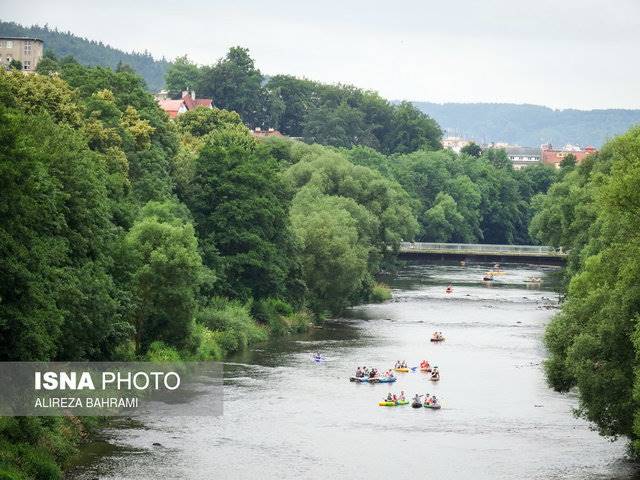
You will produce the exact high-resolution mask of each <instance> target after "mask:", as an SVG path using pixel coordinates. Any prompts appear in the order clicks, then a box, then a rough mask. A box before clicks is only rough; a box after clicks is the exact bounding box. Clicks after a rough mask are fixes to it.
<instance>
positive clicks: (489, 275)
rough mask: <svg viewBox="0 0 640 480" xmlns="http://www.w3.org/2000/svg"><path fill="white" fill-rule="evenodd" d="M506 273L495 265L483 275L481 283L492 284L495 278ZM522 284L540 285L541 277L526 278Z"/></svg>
mask: <svg viewBox="0 0 640 480" xmlns="http://www.w3.org/2000/svg"><path fill="white" fill-rule="evenodd" d="M506 274H507V272H505V271H504V270H502V269H501V268H500V264H499V263H496V264H495V265H494V266H493V270H489V271H488V272H485V274H484V275H483V276H482V281H483V282H493V281H495V280H496V277H498V276H500V275H506ZM524 283H532V284H538V283H542V277H536V276H531V277H528V278H527V279H526V280H525V281H524Z"/></svg>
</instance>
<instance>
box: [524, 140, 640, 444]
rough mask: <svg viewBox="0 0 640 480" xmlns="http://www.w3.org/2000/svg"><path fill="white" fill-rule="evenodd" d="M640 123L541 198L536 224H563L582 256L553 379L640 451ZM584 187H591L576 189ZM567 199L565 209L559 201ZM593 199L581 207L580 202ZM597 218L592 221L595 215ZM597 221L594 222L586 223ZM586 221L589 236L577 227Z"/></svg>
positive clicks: (551, 363) (561, 321)
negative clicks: (573, 234)
mask: <svg viewBox="0 0 640 480" xmlns="http://www.w3.org/2000/svg"><path fill="white" fill-rule="evenodd" d="M639 181H640V128H638V127H636V128H633V129H631V130H630V131H629V132H627V133H626V134H625V135H622V136H620V137H618V138H615V139H613V140H611V141H610V142H608V143H607V144H606V145H605V146H604V147H603V148H602V151H601V153H600V154H599V155H598V158H597V159H592V160H590V161H589V162H586V165H585V162H583V164H581V165H580V166H579V167H578V168H575V169H573V170H572V171H571V172H570V173H568V174H567V175H566V176H565V177H564V178H563V179H562V181H561V182H560V183H559V184H558V187H555V186H554V187H552V188H551V189H550V190H549V193H548V194H547V196H546V197H548V199H545V198H543V199H542V200H541V201H540V207H541V210H540V211H539V212H538V213H537V214H536V217H535V218H534V221H535V224H532V228H533V229H534V230H536V231H537V232H538V234H543V232H542V230H541V228H544V227H543V222H548V223H550V224H551V226H552V227H555V228H558V229H559V230H560V231H561V233H560V235H559V237H558V239H557V241H558V242H561V243H565V244H568V245H570V246H571V248H572V249H573V250H577V251H578V252H576V253H574V252H572V255H576V254H577V255H579V257H580V261H578V262H576V263H575V264H574V268H573V269H572V273H573V276H572V278H571V281H570V283H569V287H568V291H567V300H566V302H565V303H564V305H563V308H562V311H561V313H560V314H559V315H557V316H556V317H554V319H553V321H552V322H551V323H550V324H549V326H548V328H547V332H546V335H545V342H546V344H547V347H548V348H549V351H550V357H549V360H548V361H547V362H546V365H545V367H546V371H547V376H548V379H549V382H550V383H551V385H552V386H553V387H554V388H556V389H558V390H562V391H565V390H568V389H570V388H572V387H577V391H578V393H579V399H580V409H579V411H580V413H581V414H582V415H583V416H584V417H585V418H587V419H588V420H590V421H592V422H594V423H595V424H596V425H597V427H598V428H599V430H600V432H601V434H603V435H607V436H614V437H615V436H618V435H625V436H627V437H629V438H630V439H631V440H632V445H631V446H632V451H633V452H634V454H636V455H637V454H638V452H639V451H640V441H639V440H638V439H640V428H639V425H640V421H639V419H640V396H639V395H638V391H639V388H638V378H640V377H639V375H638V373H639V369H638V358H640V354H639V352H640V341H639V338H640V334H639V333H638V332H639V331H640V329H638V318H639V316H640V307H639V306H640V293H639V290H638V287H637V279H638V277H639V276H640V263H639V262H638V261H637V259H638V258H640V257H639V255H638V254H639V253H640V241H639V240H638V235H637V232H638V229H639V228H640V222H639V221H638V219H639V218H640V210H639V205H640V194H639V192H638V188H637V185H638V182H639ZM577 191H582V192H583V193H576V192H577ZM563 197H566V198H565V203H564V205H562V204H561V205H560V206H559V208H557V207H556V206H555V205H554V204H553V203H552V201H553V200H562V199H563ZM580 199H582V200H586V204H584V205H582V206H580V205H578V201H579V200H580ZM589 220H590V221H589ZM586 223H589V225H585V224H586ZM581 226H583V230H584V232H586V233H584V235H586V236H587V238H586V239H585V238H584V237H582V238H573V239H572V238H570V236H569V233H570V232H571V231H573V230H575V229H578V228H580V227H581Z"/></svg>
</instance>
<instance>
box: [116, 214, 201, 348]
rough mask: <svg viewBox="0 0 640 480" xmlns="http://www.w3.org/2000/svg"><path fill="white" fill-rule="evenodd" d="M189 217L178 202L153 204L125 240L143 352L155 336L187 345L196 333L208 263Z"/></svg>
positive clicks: (134, 319)
mask: <svg viewBox="0 0 640 480" xmlns="http://www.w3.org/2000/svg"><path fill="white" fill-rule="evenodd" d="M186 218H188V212H186V209H184V207H183V206H181V205H179V204H176V203H172V202H165V203H158V202H150V203H148V204H147V205H146V206H145V207H144V208H143V209H142V211H141V214H140V217H139V219H138V220H137V221H136V223H135V224H134V225H133V227H132V228H131V230H130V231H129V232H128V233H127V236H126V238H125V248H126V252H125V253H124V258H125V259H126V262H127V268H128V269H129V272H130V273H129V285H130V290H131V296H132V304H133V305H132V308H131V323H132V325H133V326H134V327H135V340H136V350H137V351H138V352H139V353H145V352H146V351H147V349H148V348H149V345H151V343H152V342H154V341H156V340H160V341H163V342H165V343H166V344H168V345H171V346H175V347H183V346H184V345H185V344H186V342H187V340H188V338H189V336H190V334H191V330H192V328H193V318H194V314H195V309H196V295H197V290H198V286H199V283H200V280H201V279H202V278H203V277H202V275H203V266H202V260H201V258H200V255H199V254H198V244H197V240H196V236H195V231H194V229H193V226H192V225H191V224H190V223H188V221H187V220H186Z"/></svg>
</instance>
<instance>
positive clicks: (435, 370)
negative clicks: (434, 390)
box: [431, 367, 440, 380]
mask: <svg viewBox="0 0 640 480" xmlns="http://www.w3.org/2000/svg"><path fill="white" fill-rule="evenodd" d="M431 378H433V379H434V380H440V372H439V371H438V367H433V371H432V372H431Z"/></svg>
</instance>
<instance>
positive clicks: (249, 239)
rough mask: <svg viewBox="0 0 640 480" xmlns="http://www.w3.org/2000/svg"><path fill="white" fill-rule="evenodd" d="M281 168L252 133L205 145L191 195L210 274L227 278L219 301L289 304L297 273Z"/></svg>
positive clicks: (220, 134)
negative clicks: (226, 298) (293, 275)
mask: <svg viewBox="0 0 640 480" xmlns="http://www.w3.org/2000/svg"><path fill="white" fill-rule="evenodd" d="M278 173H279V166H278V163H277V161H276V160H275V159H273V158H272V157H270V156H269V155H268V151H266V150H265V149H263V148H262V147H261V145H260V144H258V143H257V142H256V141H255V140H254V139H253V138H252V137H251V135H250V134H249V132H248V131H247V130H246V129H238V128H231V129H222V130H219V131H215V132H213V133H212V134H210V135H209V136H207V138H206V144H205V145H204V147H203V148H202V150H201V151H200V153H199V155H198V158H197V160H196V163H195V169H194V176H193V180H192V181H191V183H190V185H189V186H188V187H187V188H186V191H185V193H184V201H185V203H186V204H187V206H188V207H189V209H190V210H191V212H192V213H193V216H194V219H195V221H196V225H197V231H198V237H199V239H200V243H201V247H202V250H203V253H204V260H205V263H206V265H207V266H208V267H210V268H212V269H215V270H217V271H220V272H221V282H220V283H219V285H218V289H219V290H218V293H223V294H226V295H230V296H232V297H238V298H241V299H248V298H249V297H254V298H266V297H280V298H286V297H287V295H288V294H289V292H287V285H288V284H289V281H290V275H291V272H292V269H293V268H294V267H295V265H294V262H295V254H294V247H295V245H294V243H293V237H292V234H291V229H290V224H289V218H288V206H289V201H290V194H289V191H288V189H287V188H286V187H285V185H284V184H283V182H282V180H281V179H280V178H279V175H278Z"/></svg>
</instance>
